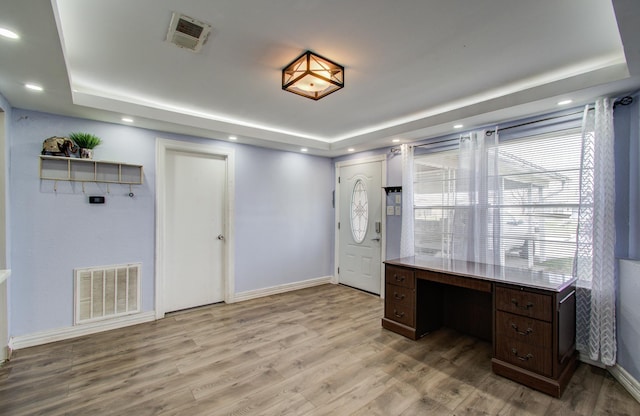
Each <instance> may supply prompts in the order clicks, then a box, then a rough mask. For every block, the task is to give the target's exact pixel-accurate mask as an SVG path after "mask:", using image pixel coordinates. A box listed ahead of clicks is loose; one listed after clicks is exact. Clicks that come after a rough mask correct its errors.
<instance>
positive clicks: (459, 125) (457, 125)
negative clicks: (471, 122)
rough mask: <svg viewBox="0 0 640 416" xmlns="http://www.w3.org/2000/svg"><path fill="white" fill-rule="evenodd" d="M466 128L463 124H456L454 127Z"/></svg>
mask: <svg viewBox="0 0 640 416" xmlns="http://www.w3.org/2000/svg"><path fill="white" fill-rule="evenodd" d="M463 127H464V126H463V125H462V124H456V125H455V126H453V128H454V129H461V128H463Z"/></svg>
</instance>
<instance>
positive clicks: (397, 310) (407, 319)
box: [384, 302, 415, 327]
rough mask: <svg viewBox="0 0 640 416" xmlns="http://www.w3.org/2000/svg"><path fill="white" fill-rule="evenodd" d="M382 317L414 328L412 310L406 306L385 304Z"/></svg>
mask: <svg viewBox="0 0 640 416" xmlns="http://www.w3.org/2000/svg"><path fill="white" fill-rule="evenodd" d="M384 317H385V318H387V319H391V320H392V321H396V322H399V323H401V324H405V325H407V326H410V327H415V319H414V317H415V316H414V313H413V308H412V307H409V306H406V305H401V304H397V303H393V302H385V304H384Z"/></svg>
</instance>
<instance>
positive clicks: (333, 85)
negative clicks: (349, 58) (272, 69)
mask: <svg viewBox="0 0 640 416" xmlns="http://www.w3.org/2000/svg"><path fill="white" fill-rule="evenodd" d="M342 87H344V67H343V66H342V65H338V64H337V63H335V62H333V61H331V60H329V59H327V58H323V57H322V56H320V55H317V54H315V53H313V52H311V51H306V52H305V53H303V54H302V55H300V56H299V57H297V58H296V59H294V60H293V62H291V63H290V64H289V65H287V66H286V67H284V69H283V70H282V89H283V90H286V91H289V92H292V93H294V94H298V95H302V96H303V97H307V98H311V99H312V100H319V99H320V98H322V97H325V96H327V95H329V94H331V93H332V92H335V91H337V90H339V89H340V88H342Z"/></svg>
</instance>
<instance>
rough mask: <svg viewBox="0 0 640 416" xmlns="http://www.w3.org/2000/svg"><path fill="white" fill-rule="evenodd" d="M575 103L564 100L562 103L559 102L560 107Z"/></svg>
mask: <svg viewBox="0 0 640 416" xmlns="http://www.w3.org/2000/svg"><path fill="white" fill-rule="evenodd" d="M572 102H573V100H562V101H558V105H567V104H571V103H572Z"/></svg>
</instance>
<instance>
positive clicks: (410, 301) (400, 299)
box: [384, 283, 415, 309]
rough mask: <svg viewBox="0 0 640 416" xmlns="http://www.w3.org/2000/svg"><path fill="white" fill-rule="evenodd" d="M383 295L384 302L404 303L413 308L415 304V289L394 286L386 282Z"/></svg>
mask: <svg viewBox="0 0 640 416" xmlns="http://www.w3.org/2000/svg"><path fill="white" fill-rule="evenodd" d="M384 296H385V302H388V303H395V304H396V305H404V306H407V307H409V308H411V309H413V305H414V304H415V303H414V299H415V291H414V290H413V289H409V288H406V287H403V286H396V285H391V284H389V283H387V284H386V286H385V291H384Z"/></svg>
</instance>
